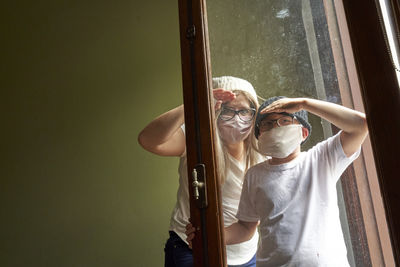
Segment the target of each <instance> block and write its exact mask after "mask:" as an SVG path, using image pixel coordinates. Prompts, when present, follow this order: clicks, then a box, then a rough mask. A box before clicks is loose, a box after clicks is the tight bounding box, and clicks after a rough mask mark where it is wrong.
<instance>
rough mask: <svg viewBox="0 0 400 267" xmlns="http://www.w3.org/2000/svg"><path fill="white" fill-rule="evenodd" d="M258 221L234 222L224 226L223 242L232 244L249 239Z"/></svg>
mask: <svg viewBox="0 0 400 267" xmlns="http://www.w3.org/2000/svg"><path fill="white" fill-rule="evenodd" d="M257 225H258V222H241V221H239V222H236V223H233V224H231V225H230V226H228V227H226V228H225V244H226V245H232V244H238V243H242V242H245V241H248V240H250V239H251V238H252V237H253V235H254V232H255V231H256V229H257Z"/></svg>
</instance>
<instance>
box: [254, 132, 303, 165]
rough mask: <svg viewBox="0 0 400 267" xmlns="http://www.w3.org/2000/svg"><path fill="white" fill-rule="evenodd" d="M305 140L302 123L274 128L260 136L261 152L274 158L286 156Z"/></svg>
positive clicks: (259, 147) (259, 145) (259, 146)
mask: <svg viewBox="0 0 400 267" xmlns="http://www.w3.org/2000/svg"><path fill="white" fill-rule="evenodd" d="M302 141H303V132H302V125H301V124H292V125H287V126H281V127H276V128H273V129H271V130H269V131H265V132H263V133H261V135H260V136H259V137H258V149H259V151H260V153H262V154H264V155H266V156H271V157H274V158H286V157H287V156H289V155H290V154H291V153H293V152H294V150H295V149H296V148H297V147H298V146H299V145H300V144H301V142H302Z"/></svg>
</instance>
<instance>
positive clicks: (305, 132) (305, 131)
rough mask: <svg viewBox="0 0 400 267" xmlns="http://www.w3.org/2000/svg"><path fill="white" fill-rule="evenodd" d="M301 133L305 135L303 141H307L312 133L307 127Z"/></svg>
mask: <svg viewBox="0 0 400 267" xmlns="http://www.w3.org/2000/svg"><path fill="white" fill-rule="evenodd" d="M301 131H302V133H303V141H304V140H306V139H307V137H308V135H309V134H310V132H309V131H308V129H307V128H306V127H302V128H301Z"/></svg>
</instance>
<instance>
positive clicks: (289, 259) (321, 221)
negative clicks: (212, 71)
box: [188, 97, 368, 267]
mask: <svg viewBox="0 0 400 267" xmlns="http://www.w3.org/2000/svg"><path fill="white" fill-rule="evenodd" d="M307 111H308V112H311V113H313V114H315V115H317V116H320V117H321V118H323V119H325V120H327V121H329V122H331V123H332V124H334V125H336V126H337V127H339V128H340V129H341V131H340V132H339V133H338V134H336V135H335V136H333V137H330V138H328V139H327V140H325V141H322V142H320V143H318V144H317V145H315V146H314V147H313V148H311V149H310V150H308V151H307V152H301V151H300V145H301V143H302V142H304V141H305V140H306V139H307V137H308V136H309V134H310V132H311V126H310V125H309V123H308V121H307ZM367 134H368V129H367V123H366V119H365V115H364V114H363V113H360V112H357V111H354V110H351V109H348V108H345V107H343V106H340V105H336V104H333V103H329V102H325V101H320V100H315V99H307V98H293V99H290V98H285V97H273V98H270V99H268V100H267V101H266V102H265V103H264V104H263V105H261V107H260V109H259V111H258V114H257V117H256V125H255V136H256V138H257V139H258V149H259V150H260V152H261V153H262V154H264V155H267V156H270V157H271V158H270V159H268V160H266V161H264V162H262V163H260V164H257V165H255V166H253V167H252V168H250V169H249V170H248V172H247V174H246V177H245V182H244V184H243V188H242V195H241V199H240V204H239V209H238V213H237V215H236V217H237V218H238V220H239V221H238V222H237V223H234V224H232V225H231V226H229V227H227V228H226V230H225V241H226V243H227V244H235V243H238V242H243V241H244V240H247V239H249V238H250V237H251V236H252V235H253V233H254V231H256V228H257V225H258V224H259V232H260V243H259V247H258V250H257V267H277V266H296V267H314V266H315V267H316V266H332V267H346V266H349V264H348V261H347V256H346V254H347V251H346V247H345V243H344V239H343V233H342V230H341V225H340V220H339V209H338V205H337V193H336V182H337V181H338V180H339V178H340V175H341V174H342V173H343V172H344V170H345V169H346V168H347V166H348V165H349V164H350V163H351V162H352V161H353V160H354V159H356V158H357V157H358V155H359V152H360V147H361V144H362V143H363V141H364V139H365V137H366V136H367ZM188 233H189V234H190V231H189V230H188ZM192 236H193V235H191V236H190V237H188V240H189V239H191V238H192Z"/></svg>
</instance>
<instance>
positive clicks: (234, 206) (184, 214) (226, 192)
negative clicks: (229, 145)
mask: <svg viewBox="0 0 400 267" xmlns="http://www.w3.org/2000/svg"><path fill="white" fill-rule="evenodd" d="M182 130H183V131H184V130H185V128H184V125H183V126H182ZM228 159H229V164H230V168H229V171H228V173H227V176H226V181H225V183H224V184H223V186H222V188H221V192H222V209H223V217H224V225H225V227H227V226H229V225H231V224H232V223H234V222H236V221H237V219H236V213H237V210H238V205H239V200H240V194H241V192H242V185H243V179H244V175H245V165H244V164H241V163H240V162H239V161H237V160H236V159H235V158H233V157H230V156H229V157H228ZM178 172H179V187H178V193H177V202H176V204H175V208H174V210H173V211H172V215H171V221H170V228H169V229H170V230H171V231H174V232H175V233H176V234H177V235H178V236H179V237H180V238H181V239H182V240H183V241H185V242H186V234H185V230H186V228H185V227H186V225H187V224H188V223H189V218H190V204H189V187H188V186H189V185H188V177H187V161H186V152H185V153H184V154H183V155H182V156H181V158H180V161H179V168H178ZM186 243H187V242H186ZM257 244H258V233H257V232H256V233H255V234H254V236H253V237H252V238H251V239H250V240H249V241H246V242H243V243H240V244H235V245H227V246H226V256H227V262H228V264H229V265H239V264H244V263H246V262H248V261H249V260H251V258H252V257H253V256H254V254H256V251H257Z"/></svg>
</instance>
